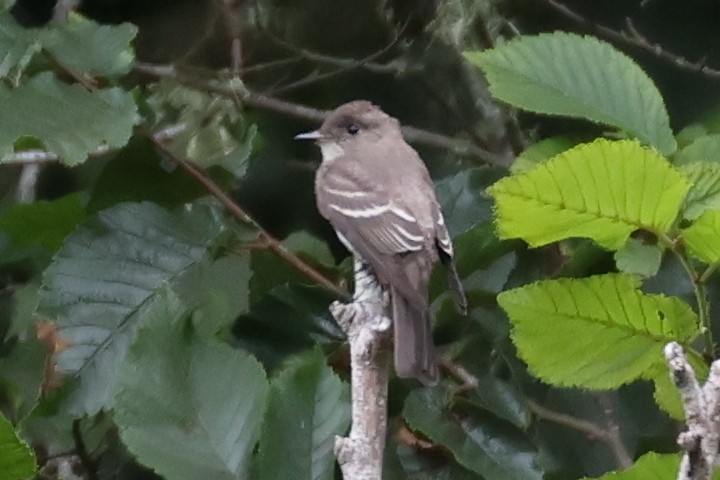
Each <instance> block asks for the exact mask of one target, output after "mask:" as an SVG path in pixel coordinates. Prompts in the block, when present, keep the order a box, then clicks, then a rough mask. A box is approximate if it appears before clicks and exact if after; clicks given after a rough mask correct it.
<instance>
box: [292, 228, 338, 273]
mask: <svg viewBox="0 0 720 480" xmlns="http://www.w3.org/2000/svg"><path fill="white" fill-rule="evenodd" d="M282 243H283V245H285V246H286V247H287V248H288V250H290V251H291V252H294V253H296V254H300V255H302V256H304V257H305V258H309V259H310V260H311V261H314V262H317V263H321V264H322V265H325V266H326V267H334V266H335V257H334V256H333V254H332V252H331V251H330V247H328V244H327V242H325V241H324V240H321V239H320V238H318V237H316V236H315V235H313V234H312V233H310V232H308V231H307V230H300V231H298V232H294V233H291V234H290V235H289V236H288V237H287V238H285V240H283V241H282Z"/></svg>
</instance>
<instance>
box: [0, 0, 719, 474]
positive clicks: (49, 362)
mask: <svg viewBox="0 0 720 480" xmlns="http://www.w3.org/2000/svg"><path fill="white" fill-rule="evenodd" d="M12 3H13V2H7V1H6V2H4V5H5V6H6V7H7V8H10V10H9V11H10V12H11V14H7V13H3V14H2V17H1V19H0V51H2V52H3V55H2V58H4V61H3V62H2V64H0V74H2V78H3V85H2V87H1V88H0V97H1V98H2V103H1V105H2V111H1V112H0V127H1V128H0V153H2V154H3V155H4V157H3V160H2V161H0V333H1V334H2V336H1V338H2V344H0V407H2V412H3V414H4V417H5V418H6V419H7V422H3V423H0V445H3V444H5V442H7V444H8V445H11V446H13V448H18V449H19V450H20V451H21V452H22V451H23V447H22V444H21V443H20V442H18V441H17V437H16V436H15V435H16V433H17V435H19V437H20V438H22V439H23V440H24V441H25V442H27V443H28V444H29V445H30V446H31V447H32V450H33V451H34V454H35V456H36V458H37V464H38V467H39V468H40V470H41V471H42V472H43V475H45V476H48V477H50V478H56V477H63V476H65V478H68V477H69V476H71V475H77V476H80V477H83V478H155V477H156V476H157V475H161V476H164V477H165V478H197V477H199V476H203V475H205V476H213V477H217V478H246V477H248V478H268V479H269V478H333V477H334V476H336V475H337V472H335V471H334V470H335V468H334V463H333V457H332V452H331V445H332V438H333V435H335V434H342V433H343V432H344V430H345V429H346V428H347V424H348V418H349V413H348V408H349V403H348V391H347V385H346V383H345V382H347V378H348V372H347V351H346V346H345V345H343V340H342V333H341V332H340V330H339V329H338V327H337V326H336V325H335V324H334V322H333V321H332V319H331V318H330V317H329V315H328V314H327V309H326V307H327V304H328V303H329V302H330V301H332V300H334V299H336V298H338V296H339V295H342V292H343V291H346V290H347V289H348V288H349V286H348V285H347V279H348V278H349V263H348V261H347V260H346V259H345V252H344V250H343V249H342V247H341V246H340V244H339V242H338V241H337V240H336V239H335V237H334V235H333V234H332V232H331V230H330V229H329V227H328V225H327V224H326V223H325V222H324V221H323V220H322V219H321V218H320V217H319V215H318V214H317V212H316V209H315V206H314V199H313V195H312V179H313V172H314V168H315V167H316V165H317V161H318V159H319V154H318V152H317V151H316V149H315V148H314V147H312V146H310V145H302V144H297V143H296V142H293V141H292V137H293V136H294V135H295V134H296V133H298V132H301V131H305V130H308V129H311V128H314V127H315V126H316V125H317V123H318V121H319V120H320V118H321V112H319V111H318V110H314V109H321V110H324V109H331V108H333V107H334V106H336V105H338V104H340V103H343V102H345V101H349V100H352V99H356V98H366V99H369V100H372V101H373V102H374V103H376V104H378V105H381V106H382V107H383V109H384V110H385V111H387V112H388V113H390V114H392V115H393V116H395V117H397V118H399V119H400V120H401V122H402V123H403V124H404V125H411V126H414V127H417V128H416V129H415V130H410V131H408V132H407V134H408V138H409V139H410V140H411V141H413V144H414V145H415V147H416V148H417V149H418V150H419V151H420V153H421V155H422V157H423V159H424V160H425V161H426V163H427V165H428V167H429V169H430V171H431V173H432V175H433V177H434V179H435V180H436V185H437V189H438V194H439V196H440V198H441V201H442V203H443V208H444V211H445V214H446V217H447V221H448V225H449V228H450V230H451V233H452V234H453V235H454V237H455V244H456V249H457V251H458V263H459V270H460V273H461V275H462V277H463V279H464V284H465V287H466V289H467V290H468V293H469V296H470V299H471V307H472V310H471V313H470V314H469V316H468V317H461V316H460V315H458V314H457V313H456V312H455V311H454V310H453V309H452V306H451V303H450V301H449V299H448V298H447V296H446V295H445V294H444V293H443V284H442V281H441V280H438V281H437V282H435V283H434V285H433V289H432V295H433V297H434V298H435V299H436V301H435V303H434V308H435V311H436V325H435V339H436V343H437V344H438V345H440V347H441V349H442V351H443V353H444V356H445V358H446V363H447V372H448V374H447V381H445V382H443V383H442V384H441V385H440V386H439V387H437V388H435V389H423V388H419V385H417V384H414V383H412V382H403V381H399V380H397V379H395V380H393V382H392V384H391V403H390V413H391V428H390V435H389V439H388V446H387V451H386V468H385V470H386V478H388V479H395V478H413V479H415V478H417V479H421V478H448V479H451V478H452V479H454V478H460V479H471V478H499V479H505V478H508V479H516V478H517V479H526V478H527V479H531V478H532V479H534V478H549V479H566V478H580V477H583V476H590V477H594V476H600V475H602V474H604V473H605V472H608V471H611V470H617V469H623V468H626V467H629V466H630V465H632V464H633V463H634V461H635V459H637V458H639V457H641V456H642V455H643V454H645V453H646V452H650V451H652V452H659V453H672V452H675V451H676V450H677V448H676V446H675V440H674V439H675V433H676V431H677V429H678V424H677V423H676V421H674V420H672V419H671V418H670V416H668V415H667V414H666V413H664V412H663V410H661V409H660V408H659V407H658V406H657V405H656V402H655V400H654V398H653V384H652V383H651V382H650V381H636V382H633V383H630V384H628V385H624V386H622V387H620V388H617V389H614V390H604V391H587V390H582V389H573V388H559V387H555V386H550V385H548V384H546V383H543V382H541V381H539V380H538V379H536V378H535V377H534V376H532V375H531V374H530V373H528V370H527V367H526V365H525V364H524V363H523V362H522V361H521V360H519V359H518V357H517V355H516V351H515V347H514V346H513V343H512V341H511V340H510V338H509V330H510V326H509V323H508V320H507V318H506V316H505V313H504V312H503V310H502V309H500V308H499V306H498V304H497V300H496V296H497V294H499V293H500V292H502V291H503V290H507V289H510V288H513V287H518V286H521V285H525V284H527V283H530V282H532V281H535V280H539V279H545V278H549V277H584V276H587V275H591V274H598V273H607V272H612V271H614V270H615V269H616V264H615V262H614V260H613V256H612V253H609V252H606V251H604V250H602V249H599V248H597V247H596V246H595V245H593V244H591V243H589V242H583V241H566V242H563V243H562V244H560V245H558V244H552V245H549V246H545V247H542V248H538V249H528V248H527V247H526V246H525V244H524V243H522V242H520V241H517V240H514V241H507V240H504V241H500V240H498V239H497V237H496V236H495V233H494V232H495V228H494V226H493V224H492V222H491V218H492V205H493V203H492V199H491V198H490V196H489V195H488V193H487V192H486V188H487V187H489V186H490V185H491V184H493V183H494V182H495V181H496V180H498V179H500V178H501V177H503V176H505V175H507V173H508V170H507V169H508V167H509V166H510V164H511V163H512V161H513V159H514V158H515V156H517V155H519V154H520V153H521V152H523V151H524V150H525V149H526V148H527V147H528V146H530V145H532V144H534V143H535V142H537V141H538V140H541V139H545V138H550V137H555V136H557V135H562V136H563V137H564V138H565V139H566V140H567V144H566V145H565V146H564V147H563V148H561V149H560V150H564V149H565V148H567V147H568V146H570V145H573V144H575V143H578V142H579V141H584V140H590V139H592V138H594V137H597V136H600V135H603V134H604V133H606V130H607V127H604V126H602V125H597V124H592V123H590V122H587V121H584V120H577V119H567V118H558V117H546V116H541V115H536V114H531V113H526V112H525V113H524V112H518V111H515V110H512V109H511V108H509V107H508V106H506V105H504V104H502V103H500V102H498V101H497V100H495V99H494V98H493V97H492V96H491V95H490V93H489V92H488V87H487V82H486V79H485V78H484V76H483V73H482V72H481V71H480V70H478V69H477V68H475V67H473V66H472V65H471V64H470V63H469V62H467V61H466V60H465V58H464V57H463V55H462V54H463V52H466V51H474V50H485V49H487V48H490V47H492V46H494V45H495V44H502V43H503V42H504V41H505V40H509V39H511V38H513V37H515V36H517V35H518V34H519V33H522V34H533V33H538V32H548V31H554V30H557V29H560V30H563V31H569V32H578V33H584V34H592V35H596V36H598V37H600V38H606V37H604V36H603V35H604V33H606V32H604V31H603V30H602V29H601V28H600V27H601V26H608V27H609V28H611V29H613V30H615V31H620V30H623V29H625V30H627V29H628V28H629V27H628V25H627V24H626V23H625V19H626V18H630V19H631V20H632V22H633V23H632V25H633V26H634V27H635V28H636V29H637V31H638V32H641V34H642V35H644V36H645V37H646V38H647V39H649V40H648V41H647V42H648V43H653V42H658V43H660V44H661V45H662V46H663V48H665V49H667V50H668V51H672V52H676V53H677V54H679V55H682V56H684V57H686V58H688V59H689V60H690V61H691V62H695V61H701V63H702V64H703V65H704V64H707V65H708V66H711V67H712V66H713V65H720V58H718V56H720V53H718V52H719V51H720V50H719V49H718V46H719V45H718V43H719V42H720V38H718V36H717V34H716V22H715V19H717V18H718V13H720V11H719V10H718V8H719V7H718V6H717V4H716V3H715V2H711V1H706V2H703V1H698V2H692V4H688V3H687V2H681V1H669V0H668V1H664V0H650V1H642V2H639V1H638V2H628V1H627V0H623V1H608V2H593V1H588V0H585V1H579V0H578V1H573V2H567V3H563V4H558V3H557V2H553V1H550V0H547V1H539V0H538V1H510V0H505V1H500V0H498V1H480V2H478V1H466V0H465V1H464V0H449V1H446V2H428V1H420V0H417V1H407V0H405V1H401V0H396V1H390V0H387V1H380V0H377V1H363V2H356V1H345V0H312V1H307V2H292V1H282V0H256V1H235V2H233V1H230V0H216V1H209V0H208V1H197V0H189V1H156V2H142V1H139V0H137V1H131V0H125V1H122V0H117V1H110V0H95V1H90V0H86V1H84V2H82V4H81V5H80V6H79V8H78V11H79V12H80V13H81V14H83V15H84V16H85V17H78V16H75V15H74V14H70V16H69V17H68V18H65V15H64V14H63V8H64V5H65V2H60V3H61V5H60V7H61V8H57V7H55V8H54V2H30V1H26V2H23V1H19V2H17V3H16V4H15V5H11V4H12ZM558 5H565V6H567V7H570V8H572V11H573V12H575V13H576V14H578V15H579V18H580V20H578V18H577V17H572V15H569V14H568V13H567V11H563V10H562V8H559V7H558ZM66 13H67V12H66ZM53 15H55V16H56V18H55V19H54V20H52V21H51V18H52V17H53ZM90 19H92V20H90ZM48 21H51V23H50V24H47V22H48ZM95 22H96V23H95ZM124 22H128V23H124ZM131 24H134V25H136V26H137V29H135V27H133V26H132V25H131ZM20 25H23V26H24V27H21V26H20ZM102 25H108V26H112V27H111V28H108V27H102ZM30 27H32V28H35V29H33V30H27V29H26V28H30ZM610 40H612V39H610ZM613 45H614V46H615V47H616V48H618V49H619V50H621V51H623V52H625V53H626V54H627V55H629V56H630V57H631V58H633V60H634V61H636V62H637V63H638V64H639V65H640V66H641V67H642V69H643V70H645V72H646V73H647V74H648V75H649V77H650V78H652V80H653V81H654V82H655V84H656V85H657V87H658V89H659V91H660V93H661V95H662V97H663V98H664V100H665V103H666V106H667V110H668V112H669V117H670V121H671V127H672V130H673V131H674V132H676V133H677V132H684V133H685V135H686V137H685V138H691V137H692V136H693V135H696V134H697V132H698V130H702V131H703V132H704V133H708V132H712V131H713V128H716V124H717V123H716V118H717V102H718V89H717V88H716V84H717V82H718V77H717V76H713V75H711V74H708V73H706V72H703V71H700V70H701V69H700V68H699V66H696V67H695V68H694V69H693V68H685V69H683V68H678V67H677V65H675V64H674V63H676V62H673V61H670V60H668V59H667V58H665V59H664V58H661V57H660V56H658V55H657V54H654V53H652V52H649V51H648V50H644V49H642V48H637V47H633V45H632V44H631V43H630V42H627V41H622V40H620V41H614V42H613ZM170 66H174V69H170V68H169V67H170ZM538 68H542V67H538ZM693 132H695V133H693ZM682 140H683V137H682V135H678V141H679V142H682ZM106 146H107V147H109V148H105V147H106ZM45 149H48V150H51V151H53V152H55V153H57V154H59V155H60V158H59V159H58V158H57V157H54V156H52V155H49V156H48V155H44V154H43V153H42V152H43V151H44V150H45ZM13 152H16V153H17V152H25V153H26V156H25V157H23V156H22V155H20V154H13ZM27 152H29V153H27ZM540 153H541V155H540V156H542V152H540ZM545 156H550V155H549V154H547V155H545ZM526 158H527V157H526ZM193 165H195V167H193ZM197 167H200V169H202V170H198V169H197ZM203 172H207V174H204V173H203ZM213 187H219V188H220V192H219V191H217V190H215V191H213V190H212V189H213ZM221 192H230V193H231V196H232V198H230V197H227V196H223V195H222V193H221ZM233 201H234V202H236V204H237V205H239V206H240V207H241V208H242V210H238V209H237V208H235V207H233ZM276 239H280V240H276ZM643 288H645V290H646V291H647V292H650V293H655V292H664V293H667V294H671V295H677V296H679V297H680V298H682V299H684V300H686V301H688V302H689V303H690V304H691V305H694V304H693V301H694V300H693V285H692V284H691V282H689V281H688V280H687V276H686V275H684V273H683V272H682V268H681V265H679V264H678V261H677V260H674V259H673V258H672V257H668V258H666V259H665V260H664V261H663V263H662V264H661V266H660V268H659V271H658V272H657V274H656V275H654V276H652V277H651V278H650V279H649V280H647V281H646V282H645V284H644V287H643ZM707 288H708V290H709V292H710V300H711V311H712V310H714V308H713V307H714V306H715V305H714V303H713V300H714V298H716V296H713V295H712V294H713V293H714V292H715V291H716V290H717V282H716V280H713V279H711V281H710V282H709V283H708V284H707ZM714 329H715V330H717V327H714ZM716 337H717V332H716ZM567 341H568V342H572V341H573V339H567ZM706 353H710V354H711V353H712V352H706ZM658 355H659V352H658ZM55 365H57V367H58V369H59V370H60V371H61V372H64V373H63V374H62V375H58V374H57V373H55V368H54V367H55ZM463 372H467V373H469V374H470V375H472V376H474V377H476V378H477V380H478V386H477V387H472V385H471V386H470V387H471V388H467V385H465V384H463V379H464V378H465V376H464V375H463ZM566 383H569V384H572V382H566ZM6 423H7V425H6ZM9 451H10V449H4V448H3V449H0V452H2V453H0V458H1V457H2V456H3V455H5V452H9ZM25 453H27V451H26V452H25ZM18 455H19V456H20V457H21V456H22V455H23V454H22V453H20V454H18ZM643 458H648V457H643ZM660 461H667V458H665V457H664V458H663V459H662V460H660ZM670 465H674V464H672V463H670ZM642 467H643V465H642V464H639V465H638V466H637V467H636V468H640V469H641V468H642ZM24 468H25V469H24V470H23V467H22V466H21V467H20V468H19V469H18V471H17V473H16V474H15V476H7V477H6V478H23V476H26V475H28V474H29V473H28V472H31V471H33V468H32V467H31V468H30V470H28V469H27V466H25V467H24ZM70 471H72V472H74V473H70ZM8 472H11V470H8ZM0 475H2V474H0ZM8 475H13V473H12V472H11V473H9V474H8ZM636 475H637V478H648V477H647V476H644V474H643V473H636ZM0 478H4V477H1V476H0ZM629 478H635V477H629ZM658 478H674V471H672V468H670V467H668V469H667V477H665V476H662V477H658Z"/></svg>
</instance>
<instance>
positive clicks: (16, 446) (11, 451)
mask: <svg viewBox="0 0 720 480" xmlns="http://www.w3.org/2000/svg"><path fill="white" fill-rule="evenodd" d="M0 452H2V453H1V454H0V480H23V479H26V478H28V477H30V476H32V475H33V474H34V473H35V469H36V468H37V467H36V465H35V456H34V455H33V453H32V450H30V447H28V446H27V444H25V442H23V441H22V440H20V438H18V436H17V433H15V430H13V427H12V425H11V424H10V422H8V421H7V419H6V418H5V417H4V416H3V415H2V414H0Z"/></svg>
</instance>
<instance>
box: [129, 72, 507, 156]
mask: <svg viewBox="0 0 720 480" xmlns="http://www.w3.org/2000/svg"><path fill="white" fill-rule="evenodd" d="M135 70H136V71H137V72H139V73H143V74H145V75H150V76H153V77H158V78H172V79H174V80H176V81H178V82H179V83H182V84H183V85H187V86H189V87H192V88H197V89H198V90H203V91H206V92H212V93H216V94H218V95H223V96H228V97H232V98H239V99H240V101H241V102H243V103H244V104H245V105H248V106H251V107H255V108H259V109H263V110H269V111H273V112H277V113H280V114H283V115H286V116H290V117H295V118H300V119H303V120H310V121H315V122H322V121H323V120H324V119H325V116H326V115H327V114H328V113H329V112H328V111H325V110H319V109H316V108H312V107H307V106H305V105H300V104H297V103H292V102H287V101H285V100H280V99H278V98H274V97H270V96H267V95H263V94H260V93H255V92H252V91H250V90H247V89H246V88H238V87H235V86H232V85H229V84H227V83H220V82H217V81H214V80H206V79H200V78H195V77H192V76H188V75H183V74H182V73H181V72H179V71H177V70H176V69H175V68H174V67H173V66H171V65H156V64H148V63H138V64H136V66H135ZM402 132H403V135H404V136H405V138H406V139H407V140H408V141H409V142H411V143H415V144H419V145H425V146H429V147H435V148H441V149H444V150H447V151H449V152H452V153H453V154H455V155H458V156H461V157H469V158H476V159H479V160H482V161H483V162H485V163H490V164H495V165H506V164H507V163H508V161H509V159H508V158H505V157H501V156H499V155H496V154H494V153H491V152H488V151H487V150H483V149H482V148H480V147H478V146H477V145H475V144H473V143H472V142H469V141H467V140H462V139H456V138H453V137H449V136H447V135H442V134H440V133H435V132H431V131H428V130H423V129H420V128H415V127H408V126H404V127H402Z"/></svg>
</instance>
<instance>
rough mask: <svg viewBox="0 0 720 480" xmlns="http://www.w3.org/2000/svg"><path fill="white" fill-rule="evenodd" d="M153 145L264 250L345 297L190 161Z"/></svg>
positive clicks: (161, 145) (158, 142) (345, 295)
mask: <svg viewBox="0 0 720 480" xmlns="http://www.w3.org/2000/svg"><path fill="white" fill-rule="evenodd" d="M150 138H151V140H152V142H153V143H154V144H155V146H156V147H157V148H158V149H159V150H160V151H161V152H163V153H164V154H165V155H167V156H168V157H170V158H171V159H172V160H174V161H175V162H176V163H177V164H178V165H180V167H182V168H183V170H185V171H186V172H188V173H189V174H190V175H191V176H192V177H193V178H194V179H195V180H197V182H198V183H200V184H201V185H202V186H203V187H204V188H205V189H206V190H207V191H208V192H209V193H210V194H211V195H212V196H213V197H215V198H216V199H217V200H218V201H219V202H220V203H221V204H222V205H223V207H225V209H226V210H227V211H228V212H230V214H231V215H233V216H234V217H235V218H237V219H238V220H240V221H241V222H243V223H246V224H248V225H251V226H253V227H254V228H256V229H257V231H258V232H259V234H260V240H261V241H262V242H264V243H265V245H267V248H268V249H269V250H271V251H272V252H274V253H275V254H276V255H277V256H279V257H280V258H282V259H283V260H285V261H286V262H287V263H289V264H290V265H291V266H293V267H294V268H295V269H297V270H298V271H299V272H300V273H302V274H303V275H305V276H307V277H308V278H310V279H311V280H313V281H314V282H315V283H317V284H318V285H320V286H322V287H324V288H326V289H328V290H330V291H331V292H333V293H335V294H336V295H337V296H338V297H340V298H348V297H349V295H348V292H347V291H346V290H345V289H343V288H341V287H340V286H338V285H336V284H335V283H333V282H332V281H330V280H329V279H328V278H326V277H325V276H324V275H323V274H322V273H320V272H318V271H317V270H316V269H314V268H313V267H312V266H310V265H309V264H307V263H305V262H304V261H303V260H302V259H301V258H300V257H298V256H297V255H295V254H294V253H292V252H291V251H290V250H288V249H287V248H286V247H285V246H284V245H283V244H282V243H280V241H279V240H278V239H276V238H275V237H274V236H272V235H271V234H270V233H268V232H267V231H266V230H265V229H263V228H262V227H261V226H260V225H259V224H258V223H257V222H256V221H255V219H254V218H252V217H251V216H250V214H248V213H247V212H246V211H245V210H243V209H242V208H241V207H240V206H239V205H238V204H237V203H235V201H234V200H233V199H232V198H231V197H230V196H229V195H228V194H227V193H225V192H224V191H223V190H222V188H220V186H219V185H218V184H217V183H215V182H214V181H213V180H212V179H211V178H210V177H208V176H207V175H205V173H203V172H202V171H201V170H200V169H199V168H197V167H196V166H194V165H193V164H192V163H191V162H190V161H189V160H187V159H185V158H183V157H181V156H180V155H178V154H177V153H176V152H174V151H172V150H171V149H170V148H168V146H167V145H166V144H165V143H164V142H163V141H162V140H160V139H159V138H156V137H155V136H151V137H150Z"/></svg>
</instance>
